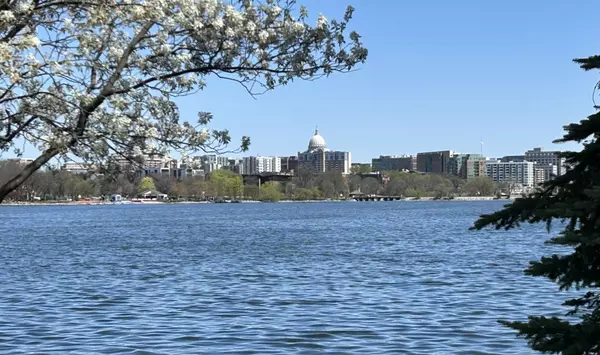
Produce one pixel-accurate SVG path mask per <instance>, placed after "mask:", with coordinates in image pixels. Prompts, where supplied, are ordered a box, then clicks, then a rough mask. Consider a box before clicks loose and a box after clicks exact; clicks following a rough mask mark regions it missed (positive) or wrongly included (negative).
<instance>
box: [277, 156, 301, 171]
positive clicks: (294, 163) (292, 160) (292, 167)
mask: <svg viewBox="0 0 600 355" xmlns="http://www.w3.org/2000/svg"><path fill="white" fill-rule="evenodd" d="M281 172H282V173H293V174H295V173H296V172H298V157H297V156H294V155H292V156H290V157H281Z"/></svg>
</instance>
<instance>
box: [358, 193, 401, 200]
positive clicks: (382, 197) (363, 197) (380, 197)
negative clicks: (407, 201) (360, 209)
mask: <svg viewBox="0 0 600 355" xmlns="http://www.w3.org/2000/svg"><path fill="white" fill-rule="evenodd" d="M350 198H353V199H354V200H356V201H398V200H403V199H404V197H402V196H385V195H366V194H365V195H354V196H352V195H351V196H350Z"/></svg>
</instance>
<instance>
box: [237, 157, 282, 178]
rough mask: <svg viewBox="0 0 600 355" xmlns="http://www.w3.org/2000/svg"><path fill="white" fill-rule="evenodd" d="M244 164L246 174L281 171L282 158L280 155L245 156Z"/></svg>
mask: <svg viewBox="0 0 600 355" xmlns="http://www.w3.org/2000/svg"><path fill="white" fill-rule="evenodd" d="M243 165H244V168H243V170H244V174H246V175H255V174H262V173H279V172H281V159H280V158H279V157H260V156H258V157H244V164H243Z"/></svg>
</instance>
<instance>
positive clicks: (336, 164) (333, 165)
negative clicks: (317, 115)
mask: <svg viewBox="0 0 600 355" xmlns="http://www.w3.org/2000/svg"><path fill="white" fill-rule="evenodd" d="M350 167H351V161H350V152H342V151H333V150H329V149H327V146H326V145H325V139H324V138H323V137H322V136H321V135H320V134H319V130H318V129H315V134H314V135H313V136H312V137H310V140H309V141H308V149H307V150H306V151H304V152H299V153H298V170H299V171H306V170H308V171H311V172H313V173H323V172H326V171H336V172H340V173H342V174H350Z"/></svg>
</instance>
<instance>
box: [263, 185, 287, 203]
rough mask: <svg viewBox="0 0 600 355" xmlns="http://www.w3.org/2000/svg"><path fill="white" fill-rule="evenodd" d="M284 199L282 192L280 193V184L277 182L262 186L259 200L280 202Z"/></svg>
mask: <svg viewBox="0 0 600 355" xmlns="http://www.w3.org/2000/svg"><path fill="white" fill-rule="evenodd" d="M282 197H283V194H282V193H281V191H279V184H278V183H276V182H271V181H269V182H265V183H264V184H262V185H261V186H260V192H259V195H258V199H259V200H261V201H271V202H275V201H279V200H281V198H282Z"/></svg>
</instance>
